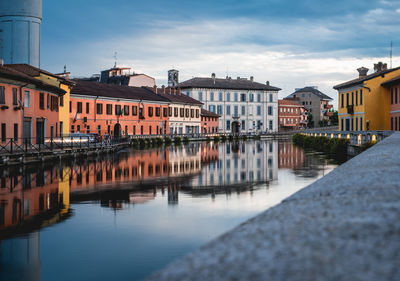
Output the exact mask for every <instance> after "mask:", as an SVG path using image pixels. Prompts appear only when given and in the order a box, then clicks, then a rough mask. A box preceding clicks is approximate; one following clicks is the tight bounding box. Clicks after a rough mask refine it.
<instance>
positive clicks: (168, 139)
mask: <svg viewBox="0 0 400 281" xmlns="http://www.w3.org/2000/svg"><path fill="white" fill-rule="evenodd" d="M164 143H165V145H167V146H169V145H171V143H172V140H171V138H170V137H165V138H164Z"/></svg>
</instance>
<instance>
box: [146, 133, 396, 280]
mask: <svg viewBox="0 0 400 281" xmlns="http://www.w3.org/2000/svg"><path fill="white" fill-rule="evenodd" d="M399 171H400V133H395V134H393V135H392V136H390V137H388V138H386V139H384V140H382V141H381V142H379V143H378V144H376V145H375V146H373V147H372V148H370V149H368V150H367V151H365V152H363V153H361V154H360V155H358V156H356V157H354V158H352V159H351V160H349V161H348V162H346V163H344V164H343V165H341V166H339V167H338V168H336V169H335V170H333V171H332V172H331V173H329V174H328V175H327V176H325V177H323V178H322V179H320V180H318V181H316V182H315V183H313V184H311V185H309V186H308V187H306V188H304V189H302V190H301V191H299V192H297V193H295V194H294V195H292V196H290V197H289V198H287V199H285V200H284V201H283V202H282V203H280V204H279V205H277V206H275V207H273V208H271V209H269V210H267V211H265V212H263V213H262V214H260V215H258V216H257V217H255V218H253V219H250V220H249V221H247V222H245V223H243V224H241V225H240V226H238V227H237V228H236V229H234V230H232V231H230V232H228V233H226V234H224V235H222V236H220V237H219V238H217V239H215V240H214V241H212V242H210V243H208V244H206V245H205V246H203V247H201V248H200V249H199V250H197V251H195V252H194V253H192V254H190V255H188V256H186V257H184V258H182V259H180V260H178V261H176V262H174V263H172V264H171V265H169V266H168V267H167V268H165V269H164V270H162V271H160V272H158V273H155V274H154V275H152V276H151V277H150V278H149V279H148V280H332V281H333V280H400V224H399V220H400V172H399Z"/></svg>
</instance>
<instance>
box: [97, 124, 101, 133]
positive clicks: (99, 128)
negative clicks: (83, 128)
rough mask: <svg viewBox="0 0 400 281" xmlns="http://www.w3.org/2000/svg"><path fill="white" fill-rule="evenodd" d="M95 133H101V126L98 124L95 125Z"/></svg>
mask: <svg viewBox="0 0 400 281" xmlns="http://www.w3.org/2000/svg"><path fill="white" fill-rule="evenodd" d="M97 133H98V134H99V135H101V126H100V125H97Z"/></svg>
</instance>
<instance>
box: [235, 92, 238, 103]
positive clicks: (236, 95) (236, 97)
mask: <svg viewBox="0 0 400 281" xmlns="http://www.w3.org/2000/svg"><path fill="white" fill-rule="evenodd" d="M234 97H235V99H234V101H238V93H235V95H234Z"/></svg>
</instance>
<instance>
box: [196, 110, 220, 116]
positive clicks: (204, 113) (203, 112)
mask: <svg viewBox="0 0 400 281" xmlns="http://www.w3.org/2000/svg"><path fill="white" fill-rule="evenodd" d="M201 115H202V116H206V117H221V116H220V115H218V114H216V113H214V112H211V111H208V110H205V109H203V108H202V109H201Z"/></svg>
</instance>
